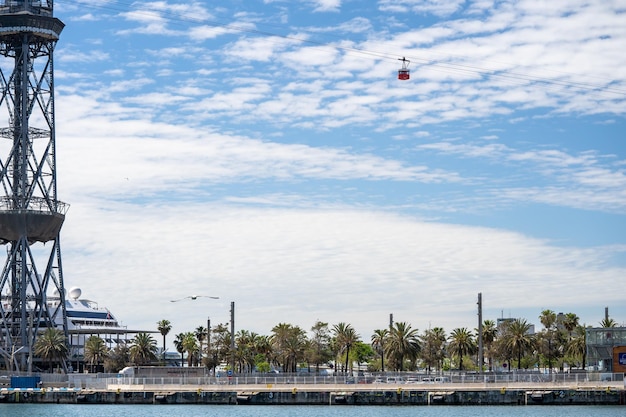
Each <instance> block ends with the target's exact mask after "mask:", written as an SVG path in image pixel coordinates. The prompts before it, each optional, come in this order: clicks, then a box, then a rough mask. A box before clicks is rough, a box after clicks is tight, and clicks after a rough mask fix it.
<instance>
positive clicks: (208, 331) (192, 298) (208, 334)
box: [170, 295, 220, 365]
mask: <svg viewBox="0 0 626 417" xmlns="http://www.w3.org/2000/svg"><path fill="white" fill-rule="evenodd" d="M198 298H210V299H212V300H219V299H220V298H219V297H214V296H212V295H188V296H187V297H183V298H179V299H178V300H170V302H171V303H177V302H179V301H183V300H186V299H190V300H197V299H198ZM210 343H211V319H210V318H208V319H207V355H208V354H209V346H210ZM200 355H202V352H200ZM181 365H182V358H181Z"/></svg>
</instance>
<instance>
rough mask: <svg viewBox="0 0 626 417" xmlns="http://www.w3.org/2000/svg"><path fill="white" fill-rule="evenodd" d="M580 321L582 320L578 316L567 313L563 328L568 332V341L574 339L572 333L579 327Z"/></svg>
mask: <svg viewBox="0 0 626 417" xmlns="http://www.w3.org/2000/svg"><path fill="white" fill-rule="evenodd" d="M579 320H580V319H579V318H578V316H577V315H576V314H574V313H567V314H566V315H565V319H564V320H563V327H565V330H566V331H567V334H568V336H569V338H568V339H571V338H572V332H573V331H574V329H575V328H576V327H578V321H579Z"/></svg>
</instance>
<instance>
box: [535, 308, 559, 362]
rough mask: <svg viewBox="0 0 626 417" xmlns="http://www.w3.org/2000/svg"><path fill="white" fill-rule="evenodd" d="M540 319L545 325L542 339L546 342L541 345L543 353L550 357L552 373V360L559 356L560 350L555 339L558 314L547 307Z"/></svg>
mask: <svg viewBox="0 0 626 417" xmlns="http://www.w3.org/2000/svg"><path fill="white" fill-rule="evenodd" d="M539 321H541V324H543V327H544V330H543V331H542V333H541V337H540V339H541V341H543V342H545V343H542V344H541V345H540V346H541V347H542V349H541V350H542V351H543V354H544V355H545V357H546V358H547V359H548V369H549V372H550V373H552V360H553V359H554V358H555V357H556V356H557V350H558V347H557V345H556V341H555V333H556V330H557V328H556V325H557V315H556V313H555V312H554V311H552V310H548V309H546V310H543V311H542V312H541V315H540V316H539Z"/></svg>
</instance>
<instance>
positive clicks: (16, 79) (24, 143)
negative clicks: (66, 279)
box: [0, 0, 68, 372]
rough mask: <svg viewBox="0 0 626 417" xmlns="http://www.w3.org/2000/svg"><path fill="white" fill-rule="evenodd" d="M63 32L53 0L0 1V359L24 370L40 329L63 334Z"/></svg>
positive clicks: (29, 364) (30, 362)
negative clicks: (57, 90)
mask: <svg viewBox="0 0 626 417" xmlns="http://www.w3.org/2000/svg"><path fill="white" fill-rule="evenodd" d="M63 27H64V24H63V23H62V22H61V21H60V20H59V19H56V18H54V17H53V16H52V0H0V184H1V189H0V245H3V246H5V247H6V249H7V256H6V261H5V263H4V267H3V269H2V275H0V296H1V303H0V354H1V355H2V356H3V357H4V363H5V364H6V366H7V367H8V368H11V369H19V370H22V371H28V372H30V371H32V369H33V359H34V357H33V356H34V355H33V346H34V345H35V342H36V341H37V338H38V337H39V336H40V335H41V333H42V332H43V331H44V330H45V329H46V328H54V327H56V328H58V329H60V330H62V331H63V332H64V334H65V340H66V343H67V335H68V332H67V316H66V313H65V290H64V287H63V273H62V269H61V249H60V245H59V233H60V230H61V226H62V224H63V220H64V219H65V212H66V211H67V207H68V206H67V205H66V204H64V203H63V202H61V201H59V200H57V184H56V146H55V139H54V136H55V125H54V81H53V79H54V78H53V65H52V63H53V60H52V55H53V50H54V47H55V45H56V43H57V41H58V39H59V35H60V33H61V31H62V30H63ZM64 366H65V365H64Z"/></svg>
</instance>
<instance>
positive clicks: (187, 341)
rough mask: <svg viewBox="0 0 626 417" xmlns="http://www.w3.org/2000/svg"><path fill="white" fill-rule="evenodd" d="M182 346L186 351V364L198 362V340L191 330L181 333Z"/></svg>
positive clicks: (190, 364) (191, 364)
mask: <svg viewBox="0 0 626 417" xmlns="http://www.w3.org/2000/svg"><path fill="white" fill-rule="evenodd" d="M182 348H183V350H184V351H185V352H187V366H193V364H194V363H197V362H198V360H197V359H198V358H197V355H198V352H199V349H198V342H197V339H196V335H195V334H194V333H193V332H186V333H184V334H183V340H182Z"/></svg>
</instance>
